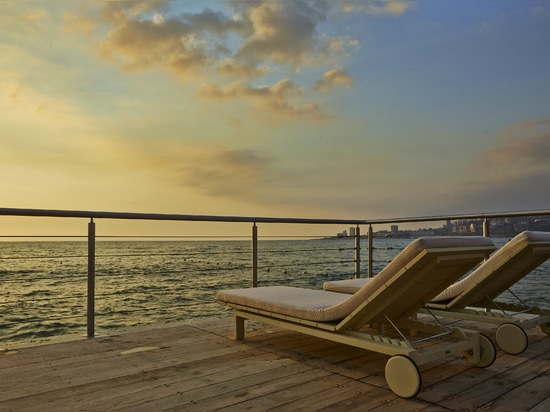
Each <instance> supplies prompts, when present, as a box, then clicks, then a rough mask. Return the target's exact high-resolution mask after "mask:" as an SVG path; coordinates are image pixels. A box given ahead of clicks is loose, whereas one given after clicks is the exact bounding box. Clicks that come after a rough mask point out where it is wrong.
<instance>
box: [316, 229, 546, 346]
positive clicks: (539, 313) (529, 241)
mask: <svg viewBox="0 0 550 412" xmlns="http://www.w3.org/2000/svg"><path fill="white" fill-rule="evenodd" d="M549 258H550V233H548V232H534V231H525V232H522V233H520V234H519V235H517V236H515V237H514V238H513V239H512V240H511V241H510V242H508V243H507V244H505V245H504V246H503V247H502V248H500V249H499V250H498V251H497V252H495V253H494V254H493V255H492V256H491V257H490V258H489V259H488V260H487V261H485V262H484V263H483V264H482V265H480V266H479V267H478V268H477V269H475V270H474V271H473V272H472V273H471V274H469V275H468V276H466V277H464V278H463V279H462V280H460V281H458V282H456V283H454V284H453V285H451V286H449V287H448V288H446V289H445V290H444V291H443V292H441V293H440V294H438V295H437V296H436V297H434V298H433V299H432V300H431V301H430V302H429V303H428V304H426V308H427V309H429V310H430V312H432V313H434V314H436V315H438V316H446V317H450V318H455V319H464V320H472V321H477V322H485V323H494V324H498V325H499V327H498V329H497V331H496V334H495V338H496V341H497V344H498V345H499V346H500V347H501V348H502V349H503V350H504V351H505V352H507V353H510V354H520V353H522V352H523V351H524V350H525V349H526V348H527V345H528V338H527V334H526V333H525V329H530V328H532V327H535V326H539V327H540V328H541V330H542V331H543V332H545V333H546V334H548V335H550V310H549V309H542V308H539V307H536V306H532V305H529V304H527V303H525V302H523V301H522V300H521V299H519V298H517V296H516V295H515V294H512V295H513V296H514V297H516V298H517V303H515V304H511V303H508V302H504V301H498V300H497V298H498V297H499V296H500V295H501V294H502V293H503V292H504V291H506V290H509V288H510V287H511V286H513V285H514V284H516V283H517V282H518V281H519V280H520V279H522V278H523V277H525V276H526V275H527V274H529V273H530V272H532V271H533V270H534V269H535V268H537V267H538V266H540V265H541V264H543V263H544V262H545V261H546V260H548V259H549ZM371 279H374V278H370V279H369V278H362V279H350V280H344V281H334V282H326V283H325V284H324V286H323V287H324V289H325V290H330V291H334V292H342V293H355V292H356V291H357V290H359V289H360V288H361V287H362V286H363V285H364V284H365V283H367V282H369V281H371Z"/></svg>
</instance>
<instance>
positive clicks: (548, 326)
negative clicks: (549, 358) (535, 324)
mask: <svg viewBox="0 0 550 412" xmlns="http://www.w3.org/2000/svg"><path fill="white" fill-rule="evenodd" d="M539 328H540V330H542V331H543V332H544V333H546V334H547V335H548V336H550V323H543V324H542V325H539Z"/></svg>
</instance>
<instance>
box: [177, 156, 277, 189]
mask: <svg viewBox="0 0 550 412" xmlns="http://www.w3.org/2000/svg"><path fill="white" fill-rule="evenodd" d="M272 163H273V160H272V159H271V158H268V157H265V156H262V155H260V154H259V153H257V152H256V151H253V150H249V149H233V150H231V149H223V148H209V150H208V151H200V152H199V151H197V152H195V153H193V156H192V157H186V158H185V162H184V163H183V164H182V166H181V168H180V170H181V173H182V175H183V183H184V185H185V186H186V187H192V188H194V189H195V190H197V191H199V192H202V193H203V194H206V195H209V196H213V197H218V198H220V197H222V198H224V197H226V198H241V197H243V196H244V197H245V198H254V197H256V196H255V195H254V194H257V193H258V191H262V190H264V189H265V188H266V187H268V186H271V185H270V181H271V180H272V176H273V172H272Z"/></svg>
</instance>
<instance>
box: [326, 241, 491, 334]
mask: <svg viewBox="0 0 550 412" xmlns="http://www.w3.org/2000/svg"><path fill="white" fill-rule="evenodd" d="M494 250H495V246H494V244H493V242H492V241H491V240H490V239H489V238H486V237H480V236H473V237H432V238H420V239H417V240H415V241H413V242H412V243H411V244H409V245H408V246H407V247H406V248H405V249H404V250H403V251H402V252H401V253H400V254H399V255H398V256H397V257H396V258H395V259H394V260H393V261H392V262H391V263H390V264H388V266H386V267H385V268H384V269H383V270H382V271H380V273H378V275H376V276H375V277H374V278H373V279H372V280H371V281H370V282H368V283H367V284H366V285H365V286H363V287H362V288H361V289H359V290H358V291H357V292H356V293H355V294H353V295H352V296H351V297H350V299H351V301H348V302H347V303H348V304H352V305H356V308H355V309H354V310H353V312H352V313H351V314H350V315H349V316H347V317H346V318H345V319H344V320H343V321H342V322H340V323H339V325H338V326H337V328H338V329H349V328H360V327H361V326H363V325H365V324H367V323H372V322H380V321H382V320H383V319H384V315H386V316H388V317H389V318H390V319H400V318H404V317H408V316H410V315H412V314H414V313H416V311H417V310H418V309H420V308H421V307H423V306H424V305H425V304H426V303H427V302H429V301H430V300H431V299H432V298H433V297H434V296H436V295H437V294H438V293H440V292H441V291H442V290H443V289H445V288H446V287H447V286H449V285H450V284H451V283H452V282H454V281H456V280H457V279H459V278H460V277H461V276H463V275H464V274H466V273H467V272H468V271H469V270H471V269H472V268H473V267H475V266H476V265H477V264H478V263H479V262H481V261H482V260H483V259H485V258H487V257H488V256H489V255H490V254H491V253H492V252H493V251H494Z"/></svg>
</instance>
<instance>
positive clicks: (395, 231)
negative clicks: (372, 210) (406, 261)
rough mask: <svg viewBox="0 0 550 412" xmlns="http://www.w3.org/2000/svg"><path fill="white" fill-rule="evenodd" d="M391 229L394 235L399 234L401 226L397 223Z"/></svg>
mask: <svg viewBox="0 0 550 412" xmlns="http://www.w3.org/2000/svg"><path fill="white" fill-rule="evenodd" d="M390 230H391V235H392V236H397V235H398V234H399V227H397V225H391V228H390Z"/></svg>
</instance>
